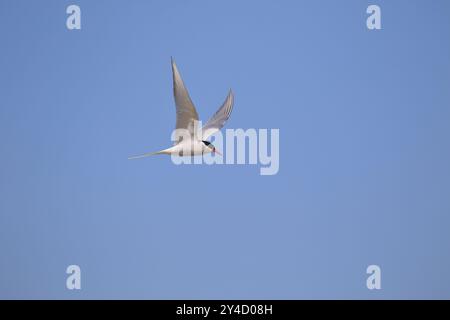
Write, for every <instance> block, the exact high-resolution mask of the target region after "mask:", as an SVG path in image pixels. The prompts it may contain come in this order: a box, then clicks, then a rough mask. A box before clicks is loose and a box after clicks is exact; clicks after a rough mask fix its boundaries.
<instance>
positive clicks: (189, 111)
mask: <svg viewBox="0 0 450 320" xmlns="http://www.w3.org/2000/svg"><path fill="white" fill-rule="evenodd" d="M172 75H173V95H174V97H175V106H176V112H177V121H176V125H175V129H187V130H189V132H190V133H191V136H193V135H194V134H195V131H196V130H195V123H196V122H197V121H198V114H197V110H195V106H194V104H193V103H192V100H191V97H190V96H189V93H188V91H187V89H186V87H185V86H184V83H183V80H182V79H181V75H180V72H179V71H178V68H177V65H176V64H175V61H174V60H173V59H172Z"/></svg>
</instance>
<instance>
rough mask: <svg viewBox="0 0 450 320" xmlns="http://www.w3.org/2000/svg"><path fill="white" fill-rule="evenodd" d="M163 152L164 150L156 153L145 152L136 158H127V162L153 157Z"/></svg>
mask: <svg viewBox="0 0 450 320" xmlns="http://www.w3.org/2000/svg"><path fill="white" fill-rule="evenodd" d="M165 151H166V150H161V151H157V152H147V153H144V154H140V155H137V156H132V157H129V158H128V160H133V159H139V158H145V157H150V156H154V155H157V154H164V153H165Z"/></svg>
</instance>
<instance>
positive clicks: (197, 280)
mask: <svg viewBox="0 0 450 320" xmlns="http://www.w3.org/2000/svg"><path fill="white" fill-rule="evenodd" d="M69 4H78V5H79V6H80V7H81V11H82V30H79V31H69V30H67V28H66V17H67V15H66V13H65V11H66V7H67V6H68V5H69ZM369 4H378V5H380V6H381V10H382V28H383V29H382V30H380V31H369V30H367V28H366V22H365V20H366V17H367V14H366V8H367V6H368V5H369ZM449 12H450V2H448V1H444V0H442V1H438V0H436V1H400V0H398V1H381V0H377V1H370V2H369V1H356V0H355V1H331V0H330V1H312V0H310V1H261V0H258V1H256V0H255V1H237V0H227V1H206V0H203V1H143V0H141V1H137V0H136V1H124V0H121V1H118V0H117V1H81V0H77V1H57V0H53V1H50V0H48V1H42V0H41V1H16V0H14V1H13V0H2V1H1V2H0V41H1V47H0V88H1V90H0V92H1V94H0V137H1V139H0V151H1V160H0V164H1V166H0V195H1V196H0V197H1V198H0V199H1V200H0V297H1V298H63V299H72V298H205V299H207V298H255V299H257V298H274V299H278V298H286V299H297V298H362V299H379V298H450V273H449V270H450V248H449V246H450V234H449V227H450V217H449V215H450V194H449V193H450V166H449V163H450V141H449V137H450V126H449V120H450V90H449V85H450V81H449V80H450V58H449V57H450V19H449V18H448V14H449ZM170 56H174V57H175V59H176V61H177V64H178V66H179V68H180V72H181V74H182V75H183V78H184V80H185V82H186V84H187V86H188V88H189V90H190V93H191V97H192V99H193V100H194V102H195V104H196V106H197V109H198V111H199V113H200V116H201V117H203V118H206V117H208V116H209V115H211V114H212V113H213V112H214V111H215V110H216V108H217V107H218V106H219V105H220V104H221V103H222V101H223V99H224V98H225V95H226V93H227V90H228V89H229V88H232V89H233V90H234V92H235V107H234V111H233V114H232V117H231V119H230V121H229V122H228V124H227V127H228V128H279V129H280V171H279V173H278V175H275V176H260V175H259V167H258V166H255V165H245V166H242V165H241V166H232V165H228V166H227V165H221V166H220V165H216V166H206V165H204V166H187V165H185V166H175V165H173V164H172V162H171V161H170V158H169V157H164V156H160V157H154V158H147V159H141V160H139V161H137V160H136V161H129V160H127V157H128V156H129V155H132V154H136V153H140V152H147V151H156V150H160V149H162V148H165V147H168V146H169V145H170V133H171V131H172V129H173V127H174V123H175V108H174V102H173V97H172V79H171V69H170ZM198 201H200V205H196V203H198ZM70 264H77V265H79V266H80V267H81V270H82V290H80V291H69V290H67V289H66V287H65V281H66V274H65V270H66V267H67V266H68V265H70ZM370 264H377V265H379V266H380V267H381V269H382V289H381V290H379V291H369V290H368V289H367V288H366V277H367V275H366V273H365V271H366V268H367V266H368V265H370Z"/></svg>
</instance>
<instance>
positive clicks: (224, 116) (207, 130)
mask: <svg viewBox="0 0 450 320" xmlns="http://www.w3.org/2000/svg"><path fill="white" fill-rule="evenodd" d="M233 104H234V95H233V92H232V91H231V90H230V92H229V93H228V96H227V98H226V99H225V102H224V103H223V104H222V106H221V107H220V108H219V110H217V111H216V113H215V114H214V115H213V116H212V117H211V119H209V120H208V122H207V123H206V124H205V125H204V126H203V128H202V139H203V140H206V139H207V138H208V137H209V136H211V135H212V134H214V133H215V132H217V131H219V130H220V129H221V128H222V127H223V126H224V125H225V122H227V120H228V119H229V118H230V115H231V111H233Z"/></svg>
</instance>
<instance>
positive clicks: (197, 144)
mask: <svg viewBox="0 0 450 320" xmlns="http://www.w3.org/2000/svg"><path fill="white" fill-rule="evenodd" d="M212 151H213V150H212V149H211V148H210V147H208V146H207V145H205V144H204V143H203V141H201V140H186V141H181V142H180V143H178V144H176V145H174V146H173V147H170V148H167V149H164V150H161V151H159V152H155V153H154V154H169V155H176V156H181V157H184V156H199V155H202V154H206V153H210V152H212Z"/></svg>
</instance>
